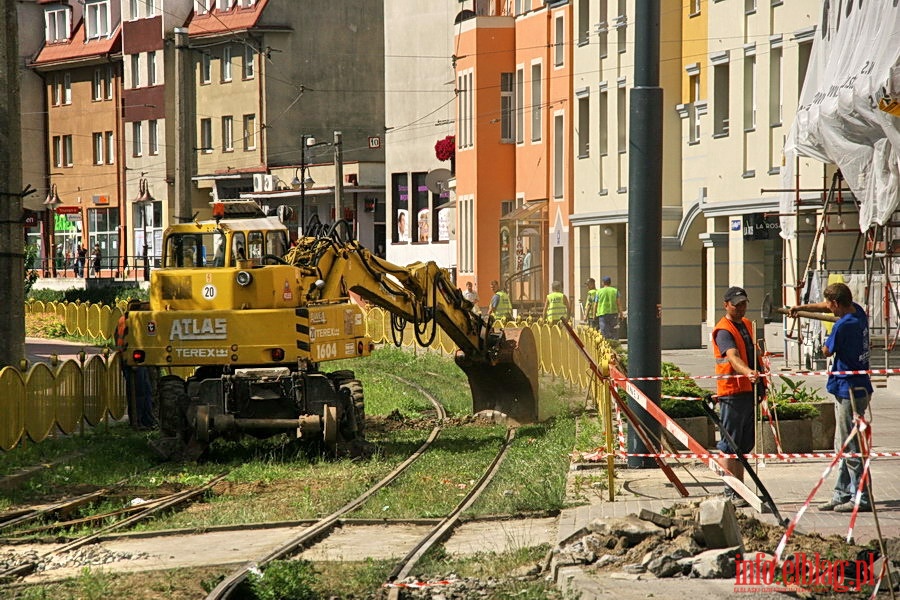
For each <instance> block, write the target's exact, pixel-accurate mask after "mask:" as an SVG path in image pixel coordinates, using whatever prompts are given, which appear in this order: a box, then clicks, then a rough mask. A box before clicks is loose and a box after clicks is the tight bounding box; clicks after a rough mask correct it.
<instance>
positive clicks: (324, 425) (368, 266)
mask: <svg viewBox="0 0 900 600" xmlns="http://www.w3.org/2000/svg"><path fill="white" fill-rule="evenodd" d="M212 213H213V218H212V219H210V220H206V221H195V222H192V223H182V224H176V225H172V226H170V227H169V228H168V229H167V230H166V231H165V234H164V236H163V251H162V267H161V268H159V269H156V270H154V271H153V272H152V273H151V278H150V299H149V302H145V303H140V304H133V305H132V306H130V307H129V309H128V311H127V313H126V315H125V325H126V329H125V335H124V338H125V350H124V351H123V360H124V361H125V362H126V364H128V365H129V366H131V367H133V368H137V367H150V368H156V369H158V370H159V374H160V377H159V380H158V385H157V401H158V403H159V412H160V428H161V430H162V439H163V440H164V441H166V440H167V441H168V442H169V443H164V444H159V445H158V446H157V448H158V449H160V448H166V450H161V452H163V453H164V454H170V455H171V454H174V453H175V452H177V451H179V450H177V449H178V448H179V447H180V448H181V450H180V451H182V452H183V451H184V449H185V448H193V450H192V451H190V452H188V454H194V455H197V454H198V452H202V450H203V449H205V448H206V447H207V446H208V444H209V443H210V442H211V441H212V440H213V439H215V438H217V437H227V438H235V437H238V436H240V435H242V434H250V435H253V436H256V437H269V436H271V435H275V434H279V433H288V434H290V435H293V436H296V437H297V438H300V439H303V440H311V441H320V442H324V444H325V445H326V447H328V448H329V449H331V450H332V451H335V452H349V453H354V452H355V450H354V448H358V447H359V446H360V445H364V444H365V437H364V430H365V400H364V394H363V387H362V383H361V382H360V381H359V380H358V379H357V378H356V376H355V374H354V373H353V371H350V370H338V371H334V372H331V373H328V372H324V371H322V370H320V366H321V365H322V364H325V363H327V362H329V361H333V360H341V359H348V358H364V357H366V356H368V355H369V354H370V352H371V351H372V350H373V348H374V344H373V343H372V339H371V338H370V337H369V336H368V335H367V334H366V314H365V311H364V309H363V308H362V306H361V305H360V301H359V299H362V301H363V303H370V304H372V305H375V306H379V307H381V308H383V309H384V310H386V311H388V312H389V313H390V314H391V329H392V333H393V335H394V340H395V342H398V343H399V341H400V339H401V336H402V332H403V331H404V330H405V329H412V332H413V335H415V336H416V338H417V341H418V342H419V343H420V344H421V345H426V346H427V345H430V344H431V343H433V342H434V341H435V339H436V331H437V327H440V328H441V329H443V331H445V332H446V334H447V335H448V336H449V337H450V338H451V339H452V340H453V341H454V342H455V343H456V345H457V346H458V348H459V350H458V352H457V356H456V358H455V360H456V363H457V365H459V367H460V368H461V369H462V370H463V371H464V372H465V373H466V375H467V377H468V381H469V385H470V387H471V390H472V398H473V409H474V411H475V412H479V411H482V410H497V411H499V412H501V413H504V414H506V415H507V417H508V418H509V419H510V420H511V421H512V422H515V423H529V422H534V421H536V420H537V419H538V391H537V390H538V358H537V349H536V345H535V341H534V336H533V334H532V332H531V330H529V329H527V328H524V329H513V328H507V329H499V328H497V327H495V324H494V323H493V322H492V320H491V319H489V318H488V319H484V318H483V317H481V316H478V315H476V314H474V313H473V312H472V305H471V303H470V302H468V301H467V300H465V299H464V298H463V296H462V292H461V291H460V290H459V289H458V288H457V287H456V286H455V285H454V284H453V282H452V281H451V279H450V276H449V274H448V273H447V271H445V270H444V269H442V268H440V267H438V266H437V265H436V264H435V263H433V262H426V263H414V264H411V265H408V266H405V267H403V266H398V265H394V264H392V263H390V262H388V261H386V260H383V259H381V258H379V257H377V256H375V255H374V254H372V253H371V252H370V251H369V250H367V249H366V248H364V247H363V246H362V245H360V244H359V242H358V241H356V240H354V239H351V235H350V227H349V225H348V224H347V223H346V222H345V221H338V222H336V223H335V224H333V225H324V224H321V223H318V222H315V221H311V222H310V223H308V224H307V226H306V227H305V231H306V232H307V233H306V235H305V236H303V237H301V238H300V239H299V240H298V241H297V243H296V245H295V246H293V247H290V246H289V242H288V239H289V238H288V230H287V228H286V226H285V225H284V224H283V223H282V222H281V220H280V218H279V217H278V216H267V215H266V214H265V213H264V212H263V211H262V210H261V209H260V207H259V205H257V204H256V203H255V202H253V201H228V202H215V203H213V204H212ZM353 295H356V296H357V299H354V298H353ZM407 324H408V325H409V326H407ZM176 368H180V369H176ZM173 370H174V371H176V372H181V373H185V372H189V373H190V375H189V376H188V377H187V378H182V377H179V376H177V375H174V374H171V373H172V372H173Z"/></svg>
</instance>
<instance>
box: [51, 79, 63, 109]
mask: <svg viewBox="0 0 900 600" xmlns="http://www.w3.org/2000/svg"><path fill="white" fill-rule="evenodd" d="M50 85H51V87H52V88H53V89H52V90H51V91H52V94H53V105H54V106H59V105H60V104H62V82H61V81H60V79H59V73H55V74H54V75H53V82H52V83H51V84H50Z"/></svg>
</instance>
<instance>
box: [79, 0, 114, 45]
mask: <svg viewBox="0 0 900 600" xmlns="http://www.w3.org/2000/svg"><path fill="white" fill-rule="evenodd" d="M84 11H85V24H86V35H87V37H88V39H91V40H94V39H99V38H101V37H109V2H107V1H105V0H104V1H102V2H89V3H88V4H86V5H85V7H84Z"/></svg>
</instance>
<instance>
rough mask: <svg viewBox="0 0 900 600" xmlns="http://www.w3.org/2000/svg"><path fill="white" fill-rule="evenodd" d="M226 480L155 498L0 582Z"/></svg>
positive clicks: (3, 574) (0, 574)
mask: <svg viewBox="0 0 900 600" xmlns="http://www.w3.org/2000/svg"><path fill="white" fill-rule="evenodd" d="M227 476H228V473H221V474H219V475H217V476H216V477H213V478H212V479H210V480H209V481H207V482H206V483H204V484H203V485H200V486H196V487H192V488H189V489H187V490H182V491H179V492H176V493H174V494H169V495H168V496H164V497H162V498H158V499H156V500H155V501H152V502H147V503H145V504H143V505H140V506H138V507H135V508H136V510H134V511H132V512H133V514H131V515H130V516H128V517H126V518H124V519H122V520H120V521H116V522H115V523H111V524H110V525H107V526H105V527H101V528H100V529H98V530H96V531H94V532H93V533H92V534H90V535H87V536H83V537H79V538H77V539H74V540H71V541H69V542H66V543H64V544H62V545H61V546H58V547H56V548H53V549H52V550H48V551H47V552H44V553H43V554H41V555H40V557H39V561H28V562H25V563H23V564H20V565H17V566H14V567H12V568H9V569H6V570H4V571H0V582H3V581H9V580H12V579H16V578H20V577H24V576H26V575H29V574H30V573H33V572H34V571H35V570H36V569H37V568H38V566H39V564H40V562H41V561H47V560H49V559H51V558H52V557H54V556H59V555H62V554H64V553H66V552H70V551H72V550H75V549H77V548H81V547H83V546H86V545H88V544H93V543H95V542H97V541H98V540H99V539H100V538H102V537H103V536H106V535H109V534H110V533H112V532H114V531H117V530H119V529H123V528H126V527H130V526H132V525H134V524H136V523H138V522H140V521H143V520H145V519H148V518H150V517H152V516H154V515H156V514H158V513H160V512H162V511H165V510H169V509H171V508H174V507H176V506H178V505H180V504H183V503H185V502H188V501H190V500H193V499H194V498H196V497H197V496H200V495H202V494H205V493H206V492H207V491H209V490H210V489H211V488H212V487H213V486H214V485H216V484H217V483H219V482H220V481H222V480H224V479H225V478H226V477H227ZM99 491H101V490H98V492H99ZM102 491H106V490H102ZM95 493H96V492H95ZM87 495H89V494H86V495H85V496H87ZM80 498H82V497H79V499H80ZM117 512H121V511H117ZM45 514H46V513H45Z"/></svg>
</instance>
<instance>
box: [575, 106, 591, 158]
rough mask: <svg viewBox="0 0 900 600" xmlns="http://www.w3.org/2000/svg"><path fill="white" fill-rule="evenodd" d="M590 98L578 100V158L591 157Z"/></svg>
mask: <svg viewBox="0 0 900 600" xmlns="http://www.w3.org/2000/svg"><path fill="white" fill-rule="evenodd" d="M590 101H591V98H590V96H582V97H581V98H579V99H578V157H579V158H584V157H587V156H589V155H590V148H591V108H590Z"/></svg>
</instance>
